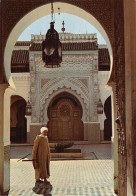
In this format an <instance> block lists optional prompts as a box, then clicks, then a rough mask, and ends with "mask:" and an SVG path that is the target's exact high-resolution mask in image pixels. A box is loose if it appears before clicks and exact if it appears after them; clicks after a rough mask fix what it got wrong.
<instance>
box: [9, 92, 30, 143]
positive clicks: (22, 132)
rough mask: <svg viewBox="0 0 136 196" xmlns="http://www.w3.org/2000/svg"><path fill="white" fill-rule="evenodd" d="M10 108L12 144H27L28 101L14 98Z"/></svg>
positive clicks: (17, 97) (18, 97)
mask: <svg viewBox="0 0 136 196" xmlns="http://www.w3.org/2000/svg"><path fill="white" fill-rule="evenodd" d="M10 108H11V115H10V116H11V117H10V141H11V143H25V142H26V139H27V124H26V118H25V110H26V101H25V100H24V99H23V98H22V97H20V96H12V97H11V106H10Z"/></svg>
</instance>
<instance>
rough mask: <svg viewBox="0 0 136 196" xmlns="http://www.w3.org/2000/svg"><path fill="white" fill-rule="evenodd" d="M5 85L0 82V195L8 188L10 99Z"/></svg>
mask: <svg viewBox="0 0 136 196" xmlns="http://www.w3.org/2000/svg"><path fill="white" fill-rule="evenodd" d="M7 87H8V85H7V84H0V195H3V194H4V193H6V192H8V191H9V189H10V134H9V132H10V128H9V125H10V118H9V117H10V99H9V100H8V98H9V97H8V91H7ZM6 91H7V92H6ZM6 95H7V97H6ZM6 123H7V125H6Z"/></svg>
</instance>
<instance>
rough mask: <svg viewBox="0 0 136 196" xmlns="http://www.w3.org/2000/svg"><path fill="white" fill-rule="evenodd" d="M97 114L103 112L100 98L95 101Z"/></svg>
mask: <svg viewBox="0 0 136 196" xmlns="http://www.w3.org/2000/svg"><path fill="white" fill-rule="evenodd" d="M97 114H103V105H102V101H101V99H99V101H98V103H97Z"/></svg>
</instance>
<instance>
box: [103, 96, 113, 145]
mask: <svg viewBox="0 0 136 196" xmlns="http://www.w3.org/2000/svg"><path fill="white" fill-rule="evenodd" d="M111 110H112V109H111V96H109V97H108V98H107V99H106V101H105V103H104V112H105V116H106V119H105V121H104V140H108V141H110V140H111V136H112V116H111V114H112V111H111Z"/></svg>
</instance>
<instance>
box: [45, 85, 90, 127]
mask: <svg viewBox="0 0 136 196" xmlns="http://www.w3.org/2000/svg"><path fill="white" fill-rule="evenodd" d="M62 92H68V93H71V94H72V95H74V96H75V97H76V98H77V99H78V100H79V101H80V103H81V106H82V109H83V116H82V120H83V121H86V122H87V121H88V120H89V118H88V116H89V113H88V105H87V104H85V103H84V100H83V98H82V97H81V96H80V94H77V92H76V91H75V90H72V89H71V88H66V87H65V86H64V87H63V88H61V89H60V88H59V87H58V89H56V90H53V92H52V93H51V94H50V95H48V97H47V98H46V99H45V100H44V102H41V122H42V123H45V124H46V123H47V122H48V116H47V110H48V107H49V104H50V102H51V100H52V99H53V98H54V97H55V96H56V95H58V94H60V93H62Z"/></svg>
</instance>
